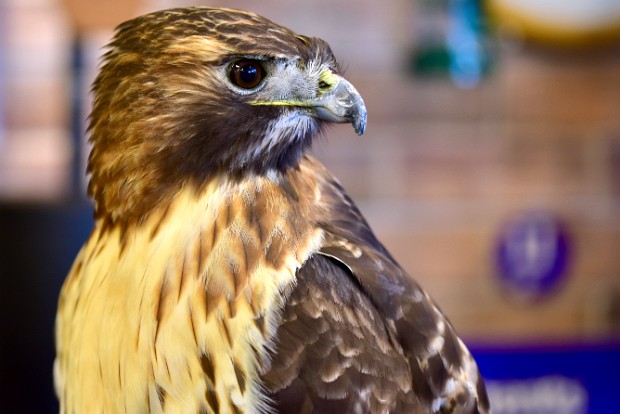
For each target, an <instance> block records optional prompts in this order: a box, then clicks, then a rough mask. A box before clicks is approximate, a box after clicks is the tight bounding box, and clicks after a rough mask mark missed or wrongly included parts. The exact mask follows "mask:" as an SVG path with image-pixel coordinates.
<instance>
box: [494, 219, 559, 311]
mask: <svg viewBox="0 0 620 414" xmlns="http://www.w3.org/2000/svg"><path fill="white" fill-rule="evenodd" d="M568 255H569V245H568V237H567V235H566V232H565V230H564V228H563V225H562V223H561V222H560V220H559V219H558V218H556V217H555V216H553V215H552V214H550V213H547V212H540V211H535V212H525V213H520V214H518V215H516V216H515V217H513V218H511V219H510V220H508V222H507V223H506V224H505V225H504V227H503V228H502V230H501V233H500V237H499V245H498V248H497V264H498V267H499V274H500V278H501V281H502V285H503V286H504V287H505V288H506V289H507V290H508V291H509V292H511V293H513V294H515V295H518V296H523V297H525V298H528V299H531V298H538V297H540V296H542V295H544V294H548V293H550V292H551V291H552V290H553V289H555V288H556V287H557V286H558V284H559V283H560V282H561V281H562V279H563V277H564V275H565V274H566V267H567V263H568Z"/></svg>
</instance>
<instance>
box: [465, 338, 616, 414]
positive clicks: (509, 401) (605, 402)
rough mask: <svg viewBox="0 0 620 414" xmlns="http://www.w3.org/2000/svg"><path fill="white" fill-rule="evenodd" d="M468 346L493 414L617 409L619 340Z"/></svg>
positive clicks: (596, 413)
mask: <svg viewBox="0 0 620 414" xmlns="http://www.w3.org/2000/svg"><path fill="white" fill-rule="evenodd" d="M471 348H472V353H473V354H474V357H475V358H476V361H477V363H478V366H479V368H480V372H481V373H482V376H483V377H484V378H485V381H486V384H487V391H488V393H489V399H490V401H491V408H492V410H493V413H494V414H543V413H544V414H608V413H617V412H620V410H619V409H618V389H620V377H619V376H618V372H620V344H618V343H616V344H581V345H558V346H539V347H536V346H524V347H521V348H519V347H514V348H508V347H503V348H502V347H499V348H496V349H481V348H479V349H476V347H471Z"/></svg>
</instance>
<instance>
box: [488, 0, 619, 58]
mask: <svg viewBox="0 0 620 414" xmlns="http://www.w3.org/2000/svg"><path fill="white" fill-rule="evenodd" d="M485 6H486V11H487V13H488V15H489V17H490V19H491V21H492V22H493V23H494V24H495V25H496V26H497V27H499V28H500V29H502V30H505V31H506V32H508V33H510V34H512V35H515V36H520V37H523V38H525V39H527V40H531V41H534V42H538V43H543V44H547V45H551V46H560V47H568V48H586V47H593V46H594V47H596V46H600V45H607V44H610V43H613V42H615V41H618V40H620V1H618V0H570V1H565V0H486V1H485Z"/></svg>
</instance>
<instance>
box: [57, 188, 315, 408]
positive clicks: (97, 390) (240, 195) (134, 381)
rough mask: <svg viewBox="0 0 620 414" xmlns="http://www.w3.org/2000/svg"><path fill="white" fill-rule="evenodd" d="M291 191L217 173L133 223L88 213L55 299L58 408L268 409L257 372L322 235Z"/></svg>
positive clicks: (307, 191) (308, 191) (303, 202)
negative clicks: (86, 233) (90, 227)
mask: <svg viewBox="0 0 620 414" xmlns="http://www.w3.org/2000/svg"><path fill="white" fill-rule="evenodd" d="M274 180H276V181H277V178H274ZM296 185H297V186H298V187H297V188H298V190H299V193H298V194H300V195H302V194H308V195H310V197H313V194H314V190H313V189H312V188H309V186H311V185H312V182H311V181H304V177H302V178H301V179H300V180H298V181H297V182H296ZM299 201H300V202H299V205H296V204H295V203H291V198H290V195H289V194H285V191H284V190H283V189H282V188H281V187H280V186H279V185H278V184H277V183H276V182H274V181H272V180H270V179H268V178H258V177H255V178H253V179H251V180H247V181H244V182H242V183H235V184H231V183H227V182H226V180H225V179H224V180H223V181H220V182H217V183H216V182H214V183H212V184H211V185H209V186H207V187H206V188H205V189H204V190H203V191H201V192H198V193H196V192H195V190H194V189H190V188H187V189H186V190H185V191H183V192H181V193H180V194H178V195H177V197H175V200H174V201H173V202H172V203H171V204H170V205H169V206H166V207H165V208H162V209H161V210H160V211H156V212H155V213H154V214H152V215H151V216H150V217H149V219H148V220H146V221H145V222H144V223H142V224H140V225H138V226H136V227H132V228H126V229H122V228H121V227H118V226H116V227H110V226H107V225H105V223H103V222H102V221H99V222H97V226H96V228H95V230H94V232H93V233H92V235H91V237H90V239H89V240H88V242H87V243H86V245H85V247H84V248H83V249H82V251H81V252H80V254H79V256H78V257H77V259H76V261H75V264H74V266H73V269H72V270H71V272H70V275H69V276H68V278H67V280H66V282H65V285H64V287H63V290H62V294H61V297H60V303H59V311H58V315H59V316H58V320H57V326H56V328H57V352H58V356H57V360H56V365H55V377H56V378H55V382H56V385H57V393H58V395H59V396H60V401H61V412H62V413H74V412H75V413H78V412H84V413H85V412H114V413H122V412H129V413H135V412H147V411H148V412H156V413H157V412H160V413H176V412H208V413H227V412H244V413H246V412H247V413H254V412H266V411H268V403H269V402H268V399H267V398H266V396H265V393H264V392H262V390H261V386H260V384H259V383H258V382H257V380H258V374H257V370H258V367H259V366H261V365H265V364H267V361H266V358H268V355H267V351H268V349H269V348H270V347H271V346H272V341H273V336H274V333H275V329H276V327H277V325H278V323H279V319H278V318H279V316H278V315H279V312H280V310H281V308H282V306H283V302H284V300H285V298H286V297H287V295H288V292H289V291H290V289H291V288H292V286H293V285H294V280H295V279H294V278H295V272H296V270H297V269H298V268H299V267H300V266H301V264H302V263H303V262H304V261H305V260H306V258H307V257H308V256H309V255H310V254H311V253H312V252H314V251H316V250H317V249H318V246H319V244H320V241H321V239H322V232H321V231H320V230H317V229H312V228H310V227H309V222H308V221H306V220H300V217H302V216H305V215H307V211H306V210H307V208H308V207H307V206H309V205H311V203H308V200H306V199H301V200H299ZM68 383H70V384H71V387H67V386H66V384H68Z"/></svg>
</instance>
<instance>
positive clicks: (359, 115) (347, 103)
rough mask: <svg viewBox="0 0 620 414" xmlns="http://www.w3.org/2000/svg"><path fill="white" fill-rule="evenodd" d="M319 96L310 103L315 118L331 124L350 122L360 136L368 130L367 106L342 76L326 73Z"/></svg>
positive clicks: (322, 77) (322, 78)
mask: <svg viewBox="0 0 620 414" xmlns="http://www.w3.org/2000/svg"><path fill="white" fill-rule="evenodd" d="M325 72H326V74H325V76H323V74H322V76H321V81H322V82H321V85H322V86H323V87H322V88H321V91H320V94H319V96H318V97H317V98H316V99H314V100H312V101H311V102H310V106H311V107H312V109H313V113H314V116H316V117H317V118H319V119H323V120H326V121H331V122H338V123H345V122H350V123H351V124H352V125H353V128H354V129H355V132H357V134H358V135H362V134H363V133H364V131H365V130H366V118H367V114H366V105H365V104H364V100H363V99H362V97H361V96H360V94H359V92H357V90H356V89H355V87H354V86H353V85H352V84H351V83H350V82H349V81H347V80H346V79H344V78H343V77H341V76H338V75H335V74H332V73H331V72H330V71H325Z"/></svg>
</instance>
